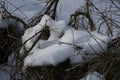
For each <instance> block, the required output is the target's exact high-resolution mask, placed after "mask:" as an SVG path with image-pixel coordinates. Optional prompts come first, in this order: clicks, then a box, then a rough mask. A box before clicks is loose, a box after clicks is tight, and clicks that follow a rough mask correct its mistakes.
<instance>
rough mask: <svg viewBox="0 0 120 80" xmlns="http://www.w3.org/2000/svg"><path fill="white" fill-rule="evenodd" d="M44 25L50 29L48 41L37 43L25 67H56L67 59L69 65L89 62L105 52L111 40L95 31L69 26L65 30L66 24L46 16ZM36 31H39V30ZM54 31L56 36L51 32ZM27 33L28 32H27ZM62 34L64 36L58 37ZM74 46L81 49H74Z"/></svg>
mask: <svg viewBox="0 0 120 80" xmlns="http://www.w3.org/2000/svg"><path fill="white" fill-rule="evenodd" d="M46 16H47V15H44V16H43V18H42V20H41V22H42V21H43V22H42V25H43V24H44V20H45V18H46ZM41 22H40V23H41ZM45 22H46V20H45ZM46 25H47V26H49V28H50V37H49V38H48V40H39V41H38V43H37V44H36V45H35V47H34V48H33V50H32V51H31V52H30V53H32V54H29V55H28V56H27V57H26V58H25V59H24V66H25V67H28V66H46V65H53V66H56V65H57V64H59V63H61V62H64V61H65V60H67V59H70V61H71V63H82V62H84V60H89V59H91V58H93V57H95V56H98V54H101V53H102V52H105V51H106V50H107V44H108V42H110V40H111V39H110V37H108V36H106V35H102V34H99V33H97V32H95V31H94V32H89V31H87V30H75V29H74V28H71V27H70V26H69V27H68V26H67V28H65V27H66V23H65V22H64V21H54V20H52V19H51V18H50V17H49V18H48V16H47V22H46ZM35 27H36V26H35ZM35 27H33V28H35ZM41 29H42V28H41ZM28 30H29V29H28ZM33 30H34V29H33ZM36 30H39V28H37V29H36ZM54 30H55V32H57V33H58V34H57V33H55V32H53V31H54ZM28 33H30V32H29V31H28ZM33 33H34V32H33ZM62 33H64V34H63V35H62V37H60V35H61V34H62ZM34 34H35V33H34ZM24 35H26V34H24ZM27 35H28V34H27ZM51 36H52V38H51ZM23 39H24V38H23ZM32 41H35V38H33V40H32ZM54 42H55V43H54ZM29 44H30V43H28V45H29ZM41 44H42V45H43V46H42V45H41ZM44 44H45V45H44ZM26 45H27V44H26ZM28 45H27V46H28ZM41 46H42V47H41ZM76 46H78V47H81V48H80V49H76ZM83 57H84V58H83Z"/></svg>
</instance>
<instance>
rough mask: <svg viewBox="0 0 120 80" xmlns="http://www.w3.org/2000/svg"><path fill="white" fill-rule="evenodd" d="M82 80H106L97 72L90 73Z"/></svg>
mask: <svg viewBox="0 0 120 80" xmlns="http://www.w3.org/2000/svg"><path fill="white" fill-rule="evenodd" d="M80 80H105V78H104V76H103V75H102V74H100V73H98V72H96V71H93V72H90V73H89V74H88V75H87V76H85V77H84V78H82V79H80Z"/></svg>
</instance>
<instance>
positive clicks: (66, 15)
mask: <svg viewBox="0 0 120 80" xmlns="http://www.w3.org/2000/svg"><path fill="white" fill-rule="evenodd" d="M84 5H85V0H59V3H58V6H57V7H58V8H57V19H58V20H65V21H66V22H68V21H69V19H70V15H71V14H73V13H74V12H75V11H76V10H77V9H78V8H80V7H82V6H84Z"/></svg>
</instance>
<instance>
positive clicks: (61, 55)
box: [24, 44, 74, 67]
mask: <svg viewBox="0 0 120 80" xmlns="http://www.w3.org/2000/svg"><path fill="white" fill-rule="evenodd" d="M71 52H74V49H73V48H72V47H71V46H69V45H65V44H55V45H52V46H50V47H47V48H45V49H42V50H41V49H37V50H36V51H35V52H34V54H32V55H29V56H27V57H26V58H25V60H24V66H25V67H27V66H45V65H54V66H55V65H57V64H59V63H61V62H63V61H65V60H66V59H68V58H69V57H70V55H71Z"/></svg>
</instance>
